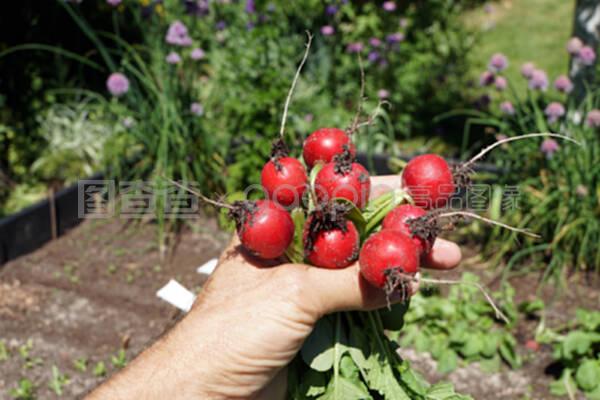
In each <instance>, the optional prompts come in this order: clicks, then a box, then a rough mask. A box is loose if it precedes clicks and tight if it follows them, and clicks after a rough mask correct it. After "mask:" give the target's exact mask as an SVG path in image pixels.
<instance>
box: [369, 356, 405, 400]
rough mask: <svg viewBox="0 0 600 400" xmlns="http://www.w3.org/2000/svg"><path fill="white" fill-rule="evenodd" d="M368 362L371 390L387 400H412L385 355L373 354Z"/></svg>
mask: <svg viewBox="0 0 600 400" xmlns="http://www.w3.org/2000/svg"><path fill="white" fill-rule="evenodd" d="M367 361H368V364H369V367H368V369H367V377H368V385H369V388H370V389H371V390H375V391H377V392H378V393H379V394H380V395H382V396H383V397H384V398H386V399H394V400H410V397H408V394H407V393H406V392H405V391H404V389H403V388H402V386H400V383H399V382H398V379H397V378H396V375H395V374H394V371H393V369H392V368H391V366H390V364H389V360H388V359H387V358H386V357H385V356H384V355H380V354H378V353H377V352H373V353H371V355H370V356H369V358H368V359H367Z"/></svg>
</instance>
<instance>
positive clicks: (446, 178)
mask: <svg viewBox="0 0 600 400" xmlns="http://www.w3.org/2000/svg"><path fill="white" fill-rule="evenodd" d="M311 40H312V36H310V34H309V40H308V44H307V47H306V52H305V53H304V57H303V59H302V61H301V63H300V66H299V67H298V70H297V71H296V75H295V77H294V80H293V82H292V85H291V88H290V91H289V93H288V96H287V99H286V102H285V106H284V112H283V117H282V121H281V126H280V130H279V137H278V139H277V140H276V141H275V142H274V144H273V148H272V153H271V157H270V159H269V160H266V162H265V164H264V166H263V168H262V172H261V186H262V188H263V189H264V198H263V199H261V200H244V201H236V202H233V203H232V204H226V203H222V202H218V201H215V200H213V199H210V198H208V197H206V196H204V195H203V194H201V193H197V192H194V191H192V190H190V189H188V188H186V187H185V186H184V185H182V184H179V183H177V182H173V181H171V182H172V183H174V184H175V185H178V186H180V187H181V188H183V189H186V190H188V191H191V192H192V193H194V194H196V195H197V196H199V197H200V198H201V199H203V200H204V201H205V202H207V203H210V204H213V205H215V206H217V207H223V208H227V209H228V210H229V216H230V217H231V218H232V219H233V220H234V221H235V223H236V230H237V235H238V237H239V239H240V243H241V246H242V247H243V248H244V249H245V251H247V252H249V253H251V254H252V255H254V256H255V257H259V258H262V259H265V260H280V261H281V262H282V263H284V262H285V261H292V262H295V263H300V262H304V263H306V264H310V265H312V266H314V267H315V268H328V269H341V268H347V267H349V266H350V265H352V264H354V263H356V262H358V264H359V267H360V268H359V269H360V273H361V275H362V276H363V278H364V279H365V280H366V281H367V282H368V283H369V284H371V285H373V286H375V287H377V288H380V289H381V290H384V291H385V292H386V294H387V296H388V299H390V298H392V297H393V298H394V299H398V298H399V299H404V300H408V296H407V294H408V292H407V289H408V287H409V284H410V283H411V282H412V281H415V280H418V281H420V282H424V283H438V284H449V283H457V282H454V281H448V280H433V279H426V278H421V277H420V275H419V274H418V273H419V270H420V266H421V262H422V260H424V259H426V258H427V257H428V255H429V253H430V252H431V251H432V248H433V244H434V242H435V240H436V238H437V236H438V234H440V233H441V232H442V231H443V230H445V229H447V228H450V229H451V228H452V226H453V225H454V224H453V223H454V222H456V220H457V219H461V218H471V219H479V220H482V221H484V222H487V223H492V224H496V225H500V226H502V227H504V228H507V229H511V230H514V231H517V232H520V233H524V234H528V235H533V234H531V233H530V232H528V231H527V230H524V229H517V228H513V227H510V226H507V225H505V224H502V223H500V222H497V221H492V220H490V219H487V218H485V217H483V216H480V215H478V214H475V213H473V212H469V211H467V210H460V209H458V210H456V209H452V208H450V207H449V204H450V200H451V198H452V196H453V195H454V194H455V193H456V192H457V191H458V190H459V189H468V188H469V185H470V181H471V179H470V176H471V173H472V169H473V166H474V164H475V162H477V161H478V160H480V159H481V158H482V157H483V156H484V155H485V154H487V153H488V152H489V151H491V150H492V149H494V148H496V147H497V146H499V145H501V144H503V143H507V142H510V141H513V140H520V139H525V138H533V137H539V136H553V137H557V138H561V139H566V140H570V141H573V140H572V139H570V138H568V137H565V136H562V135H557V134H541V133H532V134H527V135H522V136H518V137H511V138H506V139H503V140H500V141H497V142H495V143H493V144H491V145H490V146H488V147H486V148H484V149H483V150H482V151H481V152H480V153H478V154H477V155H476V156H475V157H473V158H471V159H470V160H469V161H466V162H463V163H461V164H458V165H454V166H451V165H450V164H449V163H448V162H447V161H446V160H445V159H444V158H443V157H440V156H439V155H436V154H423V155H419V156H416V157H414V158H413V159H412V160H410V161H409V162H408V163H407V164H406V166H405V168H404V169H403V171H402V172H401V177H400V179H399V180H400V181H401V188H395V189H394V190H392V191H389V192H388V193H385V194H383V195H381V196H379V197H376V198H374V199H371V198H370V194H371V177H370V175H369V172H368V171H367V170H366V169H365V167H364V166H362V165H361V164H360V163H358V162H357V161H356V147H355V145H354V143H353V135H354V134H355V133H356V132H357V131H358V130H359V128H360V127H362V126H364V125H368V124H370V123H371V121H372V118H371V117H369V118H367V120H366V121H363V122H359V119H360V118H361V111H362V108H361V107H362V102H363V99H364V86H365V85H364V72H363V71H362V65H361V93H360V98H359V101H358V111H357V113H356V116H355V118H354V120H353V121H352V122H351V124H350V127H349V128H346V129H341V128H319V129H316V130H315V131H314V132H312V133H310V134H309V135H308V136H307V137H306V139H305V140H304V143H303V146H302V151H299V150H300V149H298V150H297V151H296V152H295V153H296V154H298V155H300V154H301V158H300V157H299V158H295V157H293V156H291V155H290V150H289V148H288V146H287V145H286V143H285V140H284V131H285V122H286V116H287V112H288V107H289V104H290V100H291V97H292V93H293V91H294V87H295V85H296V82H297V80H298V78H299V75H300V71H301V69H302V66H303V65H304V63H305V61H306V58H307V55H308V50H309V48H310V44H311ZM359 62H360V59H359ZM576 143H577V142H576ZM445 220H449V222H450V224H445V225H444V224H443V223H442V221H445ZM472 284H474V285H476V286H477V287H478V288H479V289H480V290H481V291H482V292H483V294H484V295H485V296H486V299H487V300H488V302H489V303H490V305H491V307H492V308H493V310H494V311H495V313H496V317H497V318H501V319H504V320H505V321H507V319H506V317H504V315H503V314H502V312H501V311H500V310H499V309H498V307H496V305H495V304H494V302H493V300H492V299H491V297H490V296H489V295H488V294H487V292H486V291H485V290H484V289H483V288H482V287H481V286H480V285H479V284H477V283H472ZM397 295H399V296H397ZM401 306H402V307H403V310H406V307H407V306H408V302H403V304H402V305H401ZM388 308H389V311H388V314H387V315H386V314H384V313H381V312H380V311H371V312H367V313H351V312H350V313H335V314H333V315H328V316H324V317H323V318H322V319H321V320H319V322H317V324H316V326H315V328H314V330H313V332H312V333H311V335H310V336H309V338H308V339H307V340H306V342H305V343H304V346H303V347H302V350H301V351H300V354H299V355H298V356H297V357H296V359H295V360H294V362H293V363H292V365H291V366H290V369H289V375H290V379H289V392H290V393H291V394H292V396H291V398H293V399H305V398H311V399H312V398H315V397H314V396H317V394H316V393H317V392H318V393H319V394H320V395H319V396H322V397H319V398H327V399H330V398H336V399H337V398H357V399H359V398H360V399H362V398H371V397H370V396H369V393H368V392H376V393H378V394H379V397H375V398H386V399H388V398H389V399H398V398H407V399H408V398H414V399H423V400H424V399H429V398H433V397H434V396H433V395H431V396H430V395H429V394H428V393H429V391H430V390H431V391H432V392H435V390H436V388H435V386H432V387H430V388H428V387H427V385H426V384H425V383H423V384H419V385H416V386H415V384H414V383H415V379H416V378H415V375H414V374H412V373H411V372H410V369H409V368H407V366H406V365H405V364H404V362H403V361H402V360H401V359H400V358H399V357H398V354H397V352H396V348H395V346H394V344H392V342H391V341H390V340H389V339H388V338H387V337H386V336H385V334H384V328H391V329H399V328H398V326H401V325H402V323H403V311H402V309H395V310H394V309H391V308H390V307H388ZM342 314H346V315H345V316H342ZM390 321H392V322H390ZM398 321H400V324H399V325H398ZM390 323H391V325H390ZM386 324H388V325H386ZM363 332H364V333H363ZM344 338H345V339H344ZM349 346H350V347H352V346H353V347H352V351H353V353H352V354H353V355H351V357H350V358H348V357H345V358H344V357H342V356H341V354H340V353H339V352H340V351H342V352H343V351H345V350H340V349H347V351H350V347H349ZM334 349H335V351H333V350H334ZM365 349H367V350H365ZM365 351H366V352H365ZM334 352H336V354H338V355H339V357H337V358H333V355H332V354H334ZM355 356H356V358H355ZM349 359H350V363H351V364H353V365H354V366H352V367H351V368H350V369H354V370H355V371H361V373H358V372H356V373H355V374H352V375H349V376H343V373H342V375H340V371H341V370H342V365H341V364H342V362H343V360H345V365H344V370H348V368H349V365H348V360H349ZM315 360H319V361H318V362H316V361H315ZM324 360H329V363H326V362H324ZM302 382H313V383H314V382H321V385H326V386H322V387H321V388H320V389H318V390H317V389H316V387H313V386H311V385H307V386H305V385H304V384H303V383H302ZM326 382H329V383H328V384H325V383H326ZM417 386H418V387H417ZM361 388H364V389H361ZM350 389H352V390H351V392H353V393H354V394H352V395H351V394H349V397H345V395H346V393H350V392H347V391H348V390H350ZM365 390H367V392H365ZM315 391H316V392H315ZM309 393H310V394H309ZM332 393H333V395H332ZM438 394H439V393H438ZM438 394H436V397H435V398H438V397H437V396H438ZM439 398H440V399H441V398H442V397H439ZM444 398H448V399H450V398H452V399H462V398H463V397H460V396H456V395H455V394H454V392H453V391H451V392H449V393H448V397H444Z"/></svg>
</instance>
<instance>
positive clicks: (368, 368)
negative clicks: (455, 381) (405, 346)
mask: <svg viewBox="0 0 600 400" xmlns="http://www.w3.org/2000/svg"><path fill="white" fill-rule="evenodd" d="M288 379H289V384H288V391H289V395H290V398H292V399H327V400H329V399H336V400H337V399H339V400H342V399H343V400H347V399H356V400H364V399H377V398H385V399H398V400H403V399H406V400H408V399H423V400H424V399H439V400H442V399H445V400H450V399H452V400H461V399H469V398H470V397H467V396H462V395H459V394H457V393H456V392H455V391H454V389H453V387H452V385H450V384H446V383H438V384H436V385H430V384H429V383H427V382H426V381H425V380H424V379H423V378H422V377H421V376H420V375H419V374H418V373H416V372H415V371H414V370H412V369H411V368H410V366H409V364H408V363H407V362H406V361H403V360H401V359H400V358H399V357H398V355H397V353H396V352H395V350H394V346H393V345H392V342H391V341H390V340H389V339H388V338H387V337H386V336H385V335H383V324H382V320H381V319H380V316H379V314H378V313H377V312H370V313H338V314H334V315H330V316H326V317H324V318H322V319H321V320H319V321H318V322H317V325H316V326H315V329H314V330H313V332H312V333H311V334H310V336H309V337H308V339H307V340H306V342H305V344H304V346H303V347H302V350H301V353H300V356H299V357H297V358H296V359H295V360H294V362H293V363H292V365H291V367H290V372H289V378H288Z"/></svg>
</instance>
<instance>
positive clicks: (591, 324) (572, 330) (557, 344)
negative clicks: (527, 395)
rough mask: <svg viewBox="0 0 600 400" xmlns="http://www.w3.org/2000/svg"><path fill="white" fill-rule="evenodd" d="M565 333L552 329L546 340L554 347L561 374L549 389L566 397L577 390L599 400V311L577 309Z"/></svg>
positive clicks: (545, 335) (588, 397)
mask: <svg viewBox="0 0 600 400" xmlns="http://www.w3.org/2000/svg"><path fill="white" fill-rule="evenodd" d="M570 325H571V326H569V327H568V328H567V329H565V332H566V333H565V334H558V333H556V332H552V331H551V330H549V331H548V332H545V334H544V340H545V341H546V342H549V343H551V344H552V345H553V350H554V351H553V357H554V359H555V361H556V362H557V363H558V364H559V365H560V366H561V368H562V373H561V375H560V377H559V378H558V379H557V380H556V381H554V382H553V383H552V384H551V386H550V390H551V392H552V393H553V394H555V395H558V396H565V395H567V394H570V395H571V397H573V393H575V392H576V391H577V390H580V391H581V392H583V394H584V395H585V397H586V398H587V399H600V312H598V311H595V310H584V309H578V310H577V312H576V316H575V320H574V321H573V322H572V323H571V324H570Z"/></svg>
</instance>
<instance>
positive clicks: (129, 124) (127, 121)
mask: <svg viewBox="0 0 600 400" xmlns="http://www.w3.org/2000/svg"><path fill="white" fill-rule="evenodd" d="M121 123H122V124H123V126H124V127H125V128H127V129H129V128H131V127H132V126H133V125H135V119H133V118H132V117H125V118H123V121H121Z"/></svg>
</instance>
